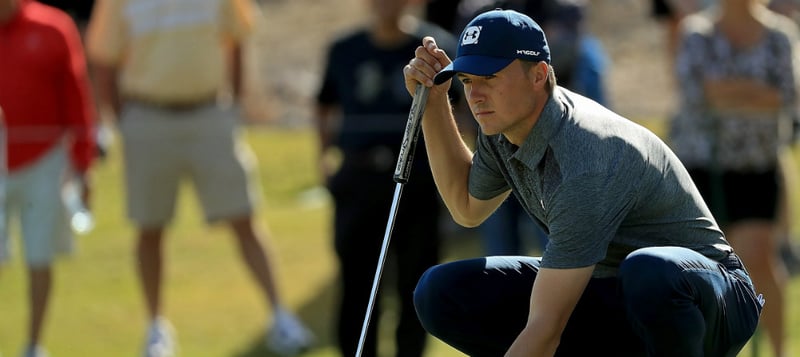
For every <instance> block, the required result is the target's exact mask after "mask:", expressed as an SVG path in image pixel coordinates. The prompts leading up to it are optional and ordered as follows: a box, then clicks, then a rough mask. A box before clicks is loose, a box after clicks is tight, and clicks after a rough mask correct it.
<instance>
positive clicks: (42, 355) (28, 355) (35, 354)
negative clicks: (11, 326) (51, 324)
mask: <svg viewBox="0 0 800 357" xmlns="http://www.w3.org/2000/svg"><path fill="white" fill-rule="evenodd" d="M48 356H50V355H49V354H47V350H45V349H44V347H42V346H38V345H37V346H30V347H28V348H27V349H26V350H25V353H24V354H23V355H22V357H48Z"/></svg>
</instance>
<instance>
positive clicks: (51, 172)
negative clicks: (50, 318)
mask: <svg viewBox="0 0 800 357" xmlns="http://www.w3.org/2000/svg"><path fill="white" fill-rule="evenodd" d="M0 33H2V35H0V37H2V41H0V54H2V55H0V58H2V61H0V63H2V65H0V106H2V107H3V112H4V114H3V116H4V118H3V124H4V125H3V129H4V130H3V131H4V134H5V135H4V139H7V140H4V141H3V142H2V146H3V147H4V154H6V155H4V159H5V165H3V166H2V168H3V171H4V172H3V174H4V176H5V174H7V177H5V178H6V179H7V180H6V182H5V184H6V187H5V189H6V191H5V192H4V193H5V199H4V202H2V204H0V206H2V207H3V210H4V212H3V213H4V214H3V217H2V218H0V221H2V222H3V227H2V230H0V236H2V237H3V238H0V263H2V261H3V260H5V259H9V258H10V253H11V250H10V249H9V245H10V242H9V241H10V239H8V237H7V235H8V228H7V227H8V224H7V223H8V220H9V218H11V217H14V218H15V219H16V218H18V219H19V220H18V222H20V224H19V228H20V231H21V233H22V234H21V236H22V237H21V238H22V239H21V244H20V245H21V247H22V248H23V251H24V256H25V263H26V265H27V268H28V278H29V282H30V287H29V292H30V296H29V299H30V311H29V316H30V323H29V325H28V330H27V341H26V342H25V345H24V347H23V348H24V350H23V351H22V354H21V355H22V356H24V357H46V356H47V352H46V349H45V348H44V346H42V345H41V337H42V335H43V327H44V323H45V320H46V314H47V312H48V306H49V301H50V297H51V293H52V290H53V289H52V286H51V285H52V265H53V261H54V258H55V256H56V253H63V252H67V251H69V250H70V249H71V239H72V237H71V232H70V231H69V228H68V226H67V220H66V212H65V209H64V205H63V204H62V198H61V186H62V184H63V183H64V182H65V181H64V179H65V178H67V177H69V178H70V179H72V178H74V179H75V180H76V181H77V183H78V185H79V186H80V190H81V191H82V192H83V197H82V199H83V200H84V201H86V200H87V198H88V196H89V191H90V190H89V189H90V182H89V181H90V180H88V177H89V170H90V167H91V165H92V163H93V159H94V156H95V153H96V151H95V138H94V121H95V120H94V119H95V112H94V102H93V101H92V97H91V92H90V83H89V77H88V75H87V71H86V60H85V58H84V53H83V47H82V45H81V40H80V35H79V32H78V29H77V28H76V26H75V23H74V21H73V20H72V18H70V17H69V15H67V14H66V13H65V12H63V11H61V10H58V9H56V8H53V7H50V6H47V5H43V4H41V3H39V2H37V1H28V0H0ZM68 175H69V176H68Z"/></svg>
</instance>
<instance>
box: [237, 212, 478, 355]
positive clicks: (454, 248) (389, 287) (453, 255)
mask: <svg viewBox="0 0 800 357" xmlns="http://www.w3.org/2000/svg"><path fill="white" fill-rule="evenodd" d="M443 233H444V238H443V242H442V259H441V261H442V262H445V261H452V260H457V259H462V258H470V257H475V256H480V255H481V246H480V241H479V237H478V236H477V231H476V230H474V229H464V228H460V227H456V226H454V223H453V224H449V225H447V226H446V227H445V229H444V230H443ZM388 259H389V261H387V263H386V266H385V269H386V271H384V274H383V276H382V281H381V287H380V292H381V294H380V295H381V296H385V294H388V295H389V296H388V297H382V298H381V299H387V298H388V300H382V301H384V303H383V304H382V305H383V307H382V312H384V313H385V312H386V311H388V310H391V309H393V308H394V306H392V305H393V304H396V303H397V302H396V301H395V300H394V295H393V294H394V293H395V292H394V290H393V289H394V281H393V280H392V279H393V278H394V273H393V269H394V265H393V264H392V263H391V261H390V260H391V256H390V257H389V258H388ZM338 299H339V282H338V280H337V279H331V280H330V281H328V282H327V284H326V285H325V286H322V287H320V288H319V290H318V291H317V294H316V295H315V296H314V298H313V299H310V300H309V301H308V302H306V304H305V305H303V306H301V307H300V308H299V309H298V310H297V314H298V315H299V316H298V317H299V318H300V319H301V320H302V321H304V322H305V323H306V324H307V326H308V328H309V329H311V331H312V332H313V333H314V334H315V335H316V338H317V343H316V345H315V346H314V348H313V349H311V350H310V351H307V352H305V353H302V354H300V355H298V356H297V357H303V356H309V357H310V356H321V355H322V354H320V352H321V351H322V350H326V351H325V353H324V356H331V355H333V356H339V355H340V353H339V352H338V348H337V347H336V341H335V338H336V337H335V324H336V320H335V315H336V313H337V312H336V311H337V308H336V303H337V301H338ZM373 321H374V318H373ZM384 335H385V336H392V333H386V332H382V333H381V336H384ZM389 338H391V337H389ZM328 351H333V352H331V353H329V352H328ZM232 357H283V356H281V355H279V354H276V353H274V352H272V351H270V350H268V349H267V347H266V346H265V344H264V336H263V335H262V334H258V335H256V336H253V338H252V339H251V342H250V343H249V344H248V345H247V346H245V347H244V348H243V349H242V351H240V352H237V353H235V354H234V355H233V356H232Z"/></svg>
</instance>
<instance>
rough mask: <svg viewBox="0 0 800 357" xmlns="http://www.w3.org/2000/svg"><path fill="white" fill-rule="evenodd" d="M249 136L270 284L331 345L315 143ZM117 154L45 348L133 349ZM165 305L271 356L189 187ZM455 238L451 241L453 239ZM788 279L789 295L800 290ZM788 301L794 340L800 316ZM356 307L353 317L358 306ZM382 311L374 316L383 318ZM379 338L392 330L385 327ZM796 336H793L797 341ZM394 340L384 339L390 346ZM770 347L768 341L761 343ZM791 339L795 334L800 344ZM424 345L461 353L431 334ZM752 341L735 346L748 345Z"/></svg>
mask: <svg viewBox="0 0 800 357" xmlns="http://www.w3.org/2000/svg"><path fill="white" fill-rule="evenodd" d="M248 140H249V142H250V144H251V145H252V147H253V149H254V151H255V153H256V155H257V157H258V158H259V160H260V165H261V171H260V178H261V180H262V185H263V188H264V195H263V197H264V202H263V205H262V209H260V210H259V211H258V223H259V225H260V227H261V229H263V230H264V231H268V232H269V234H270V239H269V243H270V249H271V250H273V252H274V253H275V254H274V256H275V258H276V262H275V265H276V268H277V273H278V275H279V284H280V285H281V287H282V288H283V295H284V296H285V299H286V302H287V304H288V305H289V306H290V307H291V308H293V309H296V310H297V311H299V313H300V315H301V317H303V318H304V320H306V321H308V322H309V324H310V326H311V327H312V329H313V330H314V332H315V333H316V334H317V335H318V336H319V338H320V342H321V345H320V348H318V349H316V350H314V351H312V352H310V353H308V354H307V356H309V357H332V356H337V355H338V354H337V352H336V350H335V348H334V347H333V344H332V341H333V336H332V330H331V327H332V326H333V321H334V306H333V303H334V298H335V296H336V285H335V276H336V266H335V260H334V256H333V252H332V245H331V238H330V226H331V207H330V202H329V201H328V200H327V199H326V198H325V196H319V195H312V194H309V192H311V193H313V192H314V191H313V190H312V189H313V188H314V187H316V185H317V178H316V172H317V171H316V168H317V167H316V163H315V157H316V143H315V138H314V134H313V132H312V131H310V130H300V129H296V130H291V129H278V128H273V127H259V128H253V129H251V130H250V131H249V132H248ZM121 177H122V176H121V165H120V155H119V153H118V152H117V151H112V152H111V156H110V157H109V158H108V160H106V161H105V162H103V163H101V164H99V165H98V166H97V169H96V171H95V172H94V182H95V191H94V196H93V202H92V205H93V209H94V212H95V214H96V215H97V218H98V222H97V227H96V229H95V230H94V231H93V232H92V233H90V234H89V235H86V236H82V237H78V243H79V251H78V252H77V253H76V254H75V255H74V256H73V257H70V258H68V259H65V260H62V261H60V262H58V263H57V265H56V269H55V285H54V291H53V299H52V303H51V306H50V313H49V316H48V321H47V326H46V329H45V334H44V343H45V345H46V346H47V347H48V348H49V349H50V351H51V354H52V355H53V357H100V356H103V357H106V356H114V357H118V356H119V357H135V356H139V353H140V347H141V346H140V344H141V342H142V340H143V338H144V336H143V334H144V328H145V312H144V305H143V302H142V299H141V293H140V290H139V286H138V281H137V280H136V275H135V270H134V261H133V246H134V240H133V235H134V231H133V230H132V227H131V226H130V224H129V223H128V222H127V220H126V219H125V213H124V203H125V199H124V196H123V190H122V179H121ZM168 238H169V239H168V240H167V246H166V249H167V250H166V254H167V257H168V260H167V265H166V282H167V284H166V285H165V289H164V296H163V298H164V307H165V310H166V314H167V315H168V317H169V318H170V319H171V320H172V322H173V324H174V325H175V327H176V328H177V331H178V338H179V341H180V345H181V350H180V352H181V356H184V357H229V356H230V357H252V356H269V354H268V353H267V352H266V351H265V350H264V349H263V346H262V337H263V332H264V327H265V325H264V324H265V323H266V321H267V319H268V310H267V309H266V305H265V303H264V298H263V297H262V296H261V294H260V293H259V291H258V290H257V289H256V288H255V285H254V283H253V280H252V279H251V277H250V276H249V275H248V273H247V271H246V270H245V269H244V266H243V265H242V264H241V261H240V260H239V259H238V256H237V253H236V250H235V247H234V242H233V240H232V237H231V236H230V234H229V232H228V231H227V229H226V228H225V227H217V226H214V227H209V226H206V225H205V224H204V223H203V221H202V218H201V214H200V212H199V211H198V210H197V205H196V202H195V199H194V196H193V195H192V194H191V192H190V190H189V187H185V189H184V190H183V191H182V199H181V202H180V205H179V208H178V214H177V217H176V220H175V222H174V224H173V225H172V227H171V228H170V230H169V231H168ZM465 239H466V240H465V241H461V242H455V241H454V240H448V243H449V244H448V245H447V248H446V254H447V256H446V258H445V259H447V260H450V259H456V258H459V257H465V256H470V255H475V254H479V250H478V248H477V245H476V242H475V241H474V239H471V238H465ZM12 242H14V243H17V244H16V245H15V249H14V250H15V259H14V260H12V261H11V262H10V264H8V265H7V266H6V267H5V268H4V269H3V270H0V354H3V356H5V357H8V356H12V357H15V356H17V355H18V353H19V351H20V349H21V348H22V346H21V344H22V343H23V341H24V339H25V335H26V331H27V316H28V312H27V309H28V304H27V277H26V275H25V269H24V266H23V265H22V261H21V259H19V257H20V251H19V244H18V243H19V239H18V237H16V236H14V237H12ZM454 243H458V244H454ZM799 295H800V285H798V283H797V280H795V281H793V283H792V285H791V291H790V296H789V298H788V299H787V300H788V301H798V300H800V296H799ZM798 315H800V314H798V312H797V309H796V308H795V307H794V306H790V318H789V323H790V329H789V332H790V334H791V336H792V337H793V338H790V341H792V342H791V343H795V342H794V341H793V340H797V338H798V337H800V316H798ZM353 318H357V319H362V318H363V317H362V316H354V317H353ZM393 319H394V314H392V313H391V311H388V312H387V313H386V314H384V316H383V317H382V318H381V322H380V323H382V324H383V323H387V324H388V323H391V322H392V321H393ZM384 335H385V336H384V337H385V339H386V340H389V339H390V334H389V331H384ZM795 344H796V343H795ZM391 347H392V346H391V345H390V344H388V343H386V344H385V346H384V347H383V348H384V349H386V350H387V351H385V352H386V353H383V354H384V355H389V354H390V353H388V352H389V351H388V350H389V349H390V348H391ZM761 347H762V349H764V352H763V353H762V354H761V356H762V357H768V356H769V354H767V353H766V349H767V346H766V343H764V342H762V343H761ZM798 348H800V346H794V349H795V350H797V349H798ZM427 355H428V356H431V357H432V356H437V357H448V356H462V355H461V354H460V353H458V352H455V351H454V350H452V349H451V348H449V347H447V346H445V345H443V344H442V343H440V342H438V341H436V340H435V339H433V338H431V348H430V349H429V352H428V354H427ZM749 355H750V354H749V352H746V353H743V354H742V356H749Z"/></svg>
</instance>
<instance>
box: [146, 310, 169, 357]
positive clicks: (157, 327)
mask: <svg viewBox="0 0 800 357" xmlns="http://www.w3.org/2000/svg"><path fill="white" fill-rule="evenodd" d="M174 335H175V329H174V328H173V327H172V324H170V322H169V321H168V320H167V319H165V318H163V317H159V318H157V319H155V320H154V321H153V322H152V324H150V328H149V329H148V331H147V341H146V342H145V346H144V357H174V356H175V340H174V338H173V336H174Z"/></svg>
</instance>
